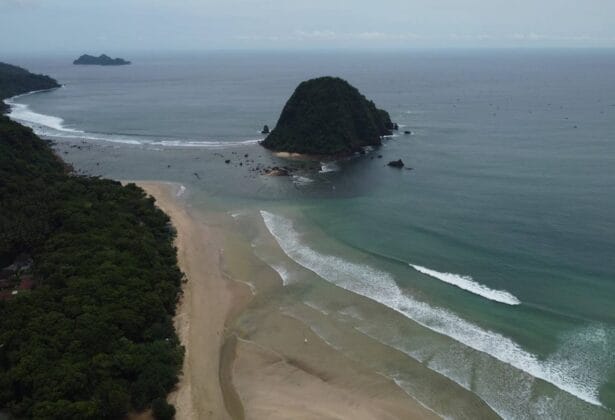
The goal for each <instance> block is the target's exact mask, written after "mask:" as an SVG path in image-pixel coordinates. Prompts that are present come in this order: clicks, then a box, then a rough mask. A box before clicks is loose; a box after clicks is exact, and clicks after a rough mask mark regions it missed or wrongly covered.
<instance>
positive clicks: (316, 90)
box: [261, 77, 395, 156]
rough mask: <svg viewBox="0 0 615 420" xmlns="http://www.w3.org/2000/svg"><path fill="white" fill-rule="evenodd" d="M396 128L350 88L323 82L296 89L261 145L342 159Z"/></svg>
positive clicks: (338, 82) (343, 83) (337, 81)
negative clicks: (341, 157)
mask: <svg viewBox="0 0 615 420" xmlns="http://www.w3.org/2000/svg"><path fill="white" fill-rule="evenodd" d="M394 128H395V125H394V123H392V122H391V118H390V116H389V114H388V113H387V112H386V111H384V110H381V109H378V108H377V107H376V105H375V104H374V103H373V102H372V101H369V100H368V99H366V98H365V96H363V95H362V94H361V93H360V92H359V91H358V90H357V89H356V88H355V87H353V86H351V85H350V84H349V83H348V82H346V81H345V80H342V79H340V78H336V77H321V78H318V79H312V80H308V81H306V82H303V83H301V84H300V85H299V86H298V87H297V89H296V90H295V92H294V93H293V95H292V96H291V98H290V99H289V100H288V102H287V103H286V105H285V107H284V109H283V111H282V114H281V115H280V119H279V120H278V123H277V124H276V126H275V128H274V129H273V131H271V133H270V134H269V136H267V138H266V139H265V140H263V141H262V142H261V145H263V146H264V147H266V148H268V149H271V150H274V151H278V152H289V153H301V154H306V155H316V156H344V155H350V154H353V153H356V152H360V151H361V150H363V148H364V147H365V146H379V145H380V144H381V143H382V136H385V135H390V134H392V132H391V130H393V129H394Z"/></svg>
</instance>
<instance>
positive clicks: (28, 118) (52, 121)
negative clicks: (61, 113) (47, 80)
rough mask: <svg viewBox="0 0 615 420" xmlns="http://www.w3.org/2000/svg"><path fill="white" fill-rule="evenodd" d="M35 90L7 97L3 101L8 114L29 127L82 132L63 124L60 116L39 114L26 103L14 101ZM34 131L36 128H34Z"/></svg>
mask: <svg viewBox="0 0 615 420" xmlns="http://www.w3.org/2000/svg"><path fill="white" fill-rule="evenodd" d="M33 93H37V92H30V93H26V94H23V95H18V96H13V97H12V98H10V99H7V100H6V101H5V102H6V103H7V105H10V107H11V110H10V112H9V113H8V116H9V117H10V118H11V119H13V120H16V121H19V122H22V123H25V124H27V125H29V126H31V128H36V127H46V128H51V129H53V130H57V131H61V132H65V133H83V131H81V130H75V129H73V128H68V127H65V126H64V120H63V119H62V118H60V117H54V116H53V115H46V114H40V113H38V112H34V111H32V110H31V109H30V108H29V107H28V105H26V104H20V103H17V102H15V99H18V98H22V97H24V96H26V95H31V94H33ZM35 131H36V129H35Z"/></svg>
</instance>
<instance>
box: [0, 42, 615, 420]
mask: <svg viewBox="0 0 615 420" xmlns="http://www.w3.org/2000/svg"><path fill="white" fill-rule="evenodd" d="M72 58H73V57H37V58H24V57H21V58H20V57H16V58H13V59H11V57H6V58H4V60H6V61H9V62H13V63H15V64H19V65H23V66H25V67H27V68H29V69H30V70H32V71H36V72H44V73H47V74H50V75H51V76H53V77H54V78H56V79H58V80H59V81H60V82H61V83H63V84H64V85H65V86H64V87H63V88H61V89H58V90H55V91H52V92H44V93H37V94H32V95H28V96H24V97H21V98H17V99H15V100H14V102H15V103H16V105H15V106H14V112H13V117H14V118H15V119H18V120H21V121H24V122H26V123H27V124H29V125H30V126H32V127H33V128H34V129H35V130H36V131H37V132H38V133H39V134H41V135H43V136H45V137H47V138H50V139H52V140H54V141H56V142H57V149H58V150H59V151H60V153H61V154H62V155H63V157H64V158H65V159H66V160H67V161H69V162H71V163H72V164H73V165H74V166H75V168H76V169H78V170H81V171H84V172H87V173H90V174H95V175H102V176H106V177H112V178H116V179H156V180H165V181H174V182H179V183H181V184H183V185H185V186H186V188H187V191H188V193H189V200H191V202H192V203H193V205H194V206H195V207H198V206H200V205H201V206H205V205H208V206H212V205H214V206H217V208H218V209H220V210H222V211H228V212H229V215H230V214H232V215H233V216H234V218H235V221H236V223H237V224H238V225H240V226H252V227H253V228H252V229H250V228H245V229H242V231H243V232H246V233H245V235H246V240H250V241H251V242H252V243H253V244H254V249H255V253H256V254H257V255H258V256H259V258H261V259H263V261H265V262H267V263H268V264H270V265H271V266H272V267H274V268H275V269H276V270H277V271H278V273H280V275H281V277H282V278H283V279H284V282H285V284H286V286H285V287H283V288H282V287H281V288H280V291H278V292H277V295H276V299H277V300H276V302H277V303H276V305H278V306H280V305H281V307H283V308H284V311H285V312H286V313H288V314H289V316H293V317H295V318H297V319H300V320H301V321H302V322H305V323H306V324H308V325H310V326H311V328H312V329H313V330H314V331H315V332H316V333H317V334H319V335H320V336H321V337H322V338H323V339H325V340H327V341H328V342H330V343H331V344H332V345H333V346H335V347H336V348H338V349H339V350H340V351H342V352H345V353H346V354H347V355H348V356H349V357H353V358H355V359H357V360H360V361H361V362H362V363H364V364H366V365H368V366H370V367H372V368H373V369H375V370H377V371H379V372H381V373H383V374H385V375H387V376H390V377H391V378H393V379H394V380H396V381H397V382H398V384H400V386H402V387H403V388H404V389H406V390H407V391H408V392H409V393H411V394H412V395H414V396H415V397H416V398H417V399H418V400H419V401H421V402H423V403H424V404H425V405H427V406H429V407H431V408H433V409H434V410H435V411H436V412H438V413H440V414H442V415H450V416H452V417H457V418H476V416H477V415H478V414H477V413H478V412H475V411H473V410H474V408H473V406H472V405H470V404H464V403H463V402H461V403H458V402H455V401H451V400H453V398H449V399H447V398H441V397H440V398H438V396H437V393H438V389H437V388H436V384H437V383H438V381H439V380H441V379H442V377H444V378H446V380H447V381H449V382H450V383H451V384H453V388H455V387H457V388H458V389H459V392H463V393H465V394H468V395H474V396H476V397H477V398H480V399H482V400H483V401H484V402H485V403H487V404H488V406H489V407H491V408H492V409H493V410H494V411H495V412H496V413H497V414H498V415H500V416H502V417H505V418H571V419H573V418H587V419H594V418H595V419H603V418H604V419H606V418H615V51H609V50H605V51H600V50H594V51H565V50H560V51H557V50H537V51H514V50H511V51H482V52H479V51H439V52H428V51H414V52H387V53H375V52H374V53H316V52H309V53H290V52H288V53H283V52H280V53H271V52H268V53H241V52H233V53H230V52H217V53H210V54H205V53H201V54H195V55H190V54H183V55H149V56H148V55H143V54H135V55H134V56H130V57H126V58H127V59H130V60H132V61H133V62H134V64H133V65H131V66H123V67H85V66H72V65H71V64H70V63H71V61H72ZM322 75H335V76H340V77H343V78H346V79H347V80H348V81H349V82H350V83H352V84H353V85H355V86H356V87H357V88H358V89H359V90H360V91H361V92H362V93H364V94H365V95H366V96H367V97H368V98H370V99H373V100H374V101H375V102H376V104H377V105H378V106H379V107H381V108H384V109H386V110H388V111H389V112H390V114H391V117H392V119H393V120H394V121H396V122H398V123H399V124H400V125H401V126H402V128H401V130H402V131H400V133H398V134H397V135H396V136H394V137H392V138H390V139H387V140H386V141H385V144H384V146H383V147H382V148H380V149H379V150H374V151H369V152H368V153H367V154H366V155H365V156H357V157H355V158H353V159H349V160H346V161H342V162H322V163H318V162H316V163H314V164H304V163H297V162H290V163H289V162H284V161H282V160H279V159H277V158H274V157H272V156H271V155H270V154H269V152H268V151H266V150H264V149H262V148H261V147H260V146H259V145H258V144H257V143H256V141H258V140H260V139H262V138H263V136H261V135H260V134H259V129H260V128H261V127H262V126H263V125H264V124H269V125H270V126H274V125H275V122H276V120H277V117H278V115H279V113H280V111H281V109H282V107H283V105H284V103H285V101H286V100H287V99H288V97H289V96H290V95H291V94H292V92H293V90H294V88H295V87H296V85H297V84H298V83H299V82H301V81H303V80H305V79H308V78H311V77H316V76H322ZM404 130H409V131H411V132H412V134H411V135H404V134H403V131H404ZM246 154H247V155H248V156H247V157H246V156H245V155H246ZM379 155H382V158H379V157H378V156H379ZM398 158H401V159H403V161H404V162H405V163H406V167H407V168H408V169H404V170H396V169H392V168H388V167H386V165H385V164H386V162H388V161H390V160H393V159H398ZM225 159H231V163H230V164H225V162H224V160H225ZM240 163H241V165H240ZM259 163H260V164H262V165H272V164H282V165H290V166H293V167H295V168H296V169H297V171H296V172H295V175H294V176H293V177H291V178H280V179H278V178H268V177H262V176H259V175H258V174H257V173H256V172H255V171H254V170H253V169H254V168H255V167H256V166H257V164H259ZM410 168H412V170H409V169H410ZM229 217H230V216H229ZM272 237H273V238H274V239H275V241H274V244H275V246H272V245H271V244H270V242H271V238H272ZM267 238H269V242H268V241H267ZM368 345H370V346H372V345H377V346H382V350H381V351H370V352H368V351H363V352H362V350H361V349H366V348H367V347H368ZM370 348H371V347H370ZM385 348H386V349H387V350H386V351H385ZM391 349H393V350H394V351H395V352H396V353H395V354H396V356H395V357H392V356H387V354H389V353H387V352H388V351H392V350H391ZM418 365H420V366H421V367H424V368H426V369H425V371H426V372H428V374H426V375H423V376H422V377H417V375H416V374H413V372H416V366H418ZM413 369H414V370H413ZM451 392H453V391H451ZM465 394H464V395H465Z"/></svg>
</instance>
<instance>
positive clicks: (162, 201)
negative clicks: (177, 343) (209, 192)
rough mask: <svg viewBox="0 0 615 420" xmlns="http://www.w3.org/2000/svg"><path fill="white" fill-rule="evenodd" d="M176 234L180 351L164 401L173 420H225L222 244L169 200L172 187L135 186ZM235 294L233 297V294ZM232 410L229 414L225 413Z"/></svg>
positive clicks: (228, 301) (229, 295)
mask: <svg viewBox="0 0 615 420" xmlns="http://www.w3.org/2000/svg"><path fill="white" fill-rule="evenodd" d="M137 185H138V186H139V187H141V188H143V189H144V190H145V191H146V193H147V194H148V195H151V196H153V197H154V198H155V199H156V205H157V206H158V207H159V208H160V209H162V210H163V211H164V212H165V213H166V214H167V215H168V216H169V217H170V218H171V220H172V224H173V226H174V227H175V229H176V230H177V237H176V240H175V244H176V247H177V256H178V261H179V266H180V268H181V270H182V271H183V272H184V274H185V276H186V280H185V282H184V285H183V290H182V291H183V293H182V297H181V299H180V302H179V303H178V307H177V312H176V315H175V328H176V330H177V334H178V336H179V338H180V340H181V343H182V345H183V346H184V350H185V357H184V365H183V369H182V374H181V375H180V379H179V383H178V385H177V389H176V390H175V391H174V392H173V393H171V394H170V395H169V397H168V400H169V402H170V403H172V404H173V405H174V406H175V408H176V410H177V413H176V416H177V418H178V419H201V418H208V419H226V418H229V417H230V416H229V414H228V412H227V407H226V406H225V399H224V396H223V392H222V385H221V381H220V379H219V374H220V363H219V362H220V359H221V351H222V348H223V345H224V339H225V326H226V321H227V317H228V316H229V314H230V313H231V308H232V307H233V306H234V305H235V304H236V302H234V300H235V299H236V297H235V296H233V289H236V287H237V285H235V284H229V282H228V281H227V280H226V279H225V277H224V275H223V273H222V272H221V270H220V264H219V252H220V250H221V249H222V247H221V242H220V241H219V238H218V237H217V236H216V234H215V232H213V230H212V229H210V228H209V227H208V226H206V225H205V224H203V223H199V222H198V221H197V220H196V219H195V218H194V217H193V216H192V215H191V214H190V212H189V211H188V210H187V209H186V208H185V207H184V206H182V205H181V204H180V203H179V202H178V200H176V198H175V197H174V195H175V194H174V184H167V183H162V182H138V183H137ZM236 294H237V293H236ZM230 411H233V410H230Z"/></svg>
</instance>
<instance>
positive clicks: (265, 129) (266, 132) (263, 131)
mask: <svg viewBox="0 0 615 420" xmlns="http://www.w3.org/2000/svg"><path fill="white" fill-rule="evenodd" d="M261 134H269V126H268V125H266V124H265V126H264V127H263V130H262V131H261Z"/></svg>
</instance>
